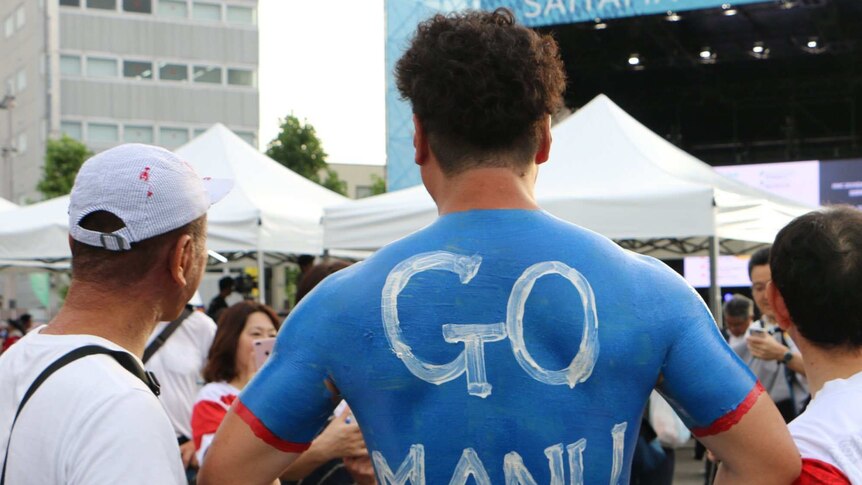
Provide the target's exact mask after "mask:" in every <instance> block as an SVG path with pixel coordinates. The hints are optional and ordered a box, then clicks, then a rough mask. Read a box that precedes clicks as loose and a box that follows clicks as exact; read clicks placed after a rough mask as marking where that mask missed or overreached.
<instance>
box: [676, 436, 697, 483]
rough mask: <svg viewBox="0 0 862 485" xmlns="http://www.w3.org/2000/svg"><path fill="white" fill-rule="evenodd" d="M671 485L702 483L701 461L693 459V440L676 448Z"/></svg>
mask: <svg viewBox="0 0 862 485" xmlns="http://www.w3.org/2000/svg"><path fill="white" fill-rule="evenodd" d="M673 485H703V462H702V461H700V460H695V459H694V442H693V441H691V442H689V445H688V446H684V447H682V448H679V449H677V450H676V468H675V469H674V474H673Z"/></svg>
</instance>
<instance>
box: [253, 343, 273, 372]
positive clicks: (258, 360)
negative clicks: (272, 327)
mask: <svg viewBox="0 0 862 485" xmlns="http://www.w3.org/2000/svg"><path fill="white" fill-rule="evenodd" d="M252 345H253V346H254V364H255V368H257V369H260V368H261V367H263V363H264V362H266V359H268V358H269V354H271V353H272V348H273V347H274V346H275V337H271V338H263V339H260V340H255V341H254V342H252Z"/></svg>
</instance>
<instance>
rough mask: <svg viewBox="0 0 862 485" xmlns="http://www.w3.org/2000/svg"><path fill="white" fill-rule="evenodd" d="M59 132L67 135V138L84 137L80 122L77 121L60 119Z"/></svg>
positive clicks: (78, 138) (80, 138)
mask: <svg viewBox="0 0 862 485" xmlns="http://www.w3.org/2000/svg"><path fill="white" fill-rule="evenodd" d="M60 133H62V134H64V135H68V136H69V138H74V139H76V140H78V141H81V140H83V139H84V135H83V130H82V129H81V122H79V121H61V122H60Z"/></svg>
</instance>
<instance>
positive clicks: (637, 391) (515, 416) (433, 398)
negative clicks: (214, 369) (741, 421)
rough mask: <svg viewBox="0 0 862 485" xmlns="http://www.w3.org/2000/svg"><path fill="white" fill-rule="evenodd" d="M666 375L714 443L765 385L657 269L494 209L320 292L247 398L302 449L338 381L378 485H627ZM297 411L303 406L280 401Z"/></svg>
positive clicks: (351, 272) (449, 224)
mask: <svg viewBox="0 0 862 485" xmlns="http://www.w3.org/2000/svg"><path fill="white" fill-rule="evenodd" d="M465 349H467V350H466V351H465ZM702 369H710V372H714V374H711V375H713V376H722V379H721V380H720V382H719V380H718V379H710V378H708V377H707V376H703V375H702V374H700V373H698V370H701V371H702ZM660 373H662V374H663V376H664V382H663V384H662V386H661V387H662V388H663V390H664V391H665V392H666V393H667V395H668V396H669V397H671V398H672V400H674V401H675V402H676V403H677V404H678V405H679V406H681V410H682V411H683V412H682V413H681V414H682V415H683V419H685V420H686V421H687V422H688V424H689V425H691V426H694V427H696V428H701V431H702V432H706V433H709V432H711V431H723V429H714V430H706V429H704V428H708V427H709V426H710V425H712V424H713V423H714V422H715V421H716V420H717V419H718V418H720V417H722V416H725V415H726V414H728V413H729V412H732V411H734V410H736V409H737V408H739V407H740V404H741V403H743V402H747V401H746V398H747V397H748V396H749V395H750V394H751V393H752V392H753V388H754V380H753V378H752V376H751V374H750V373H749V372H748V371H747V369H745V367H744V365H742V363H741V362H739V360H738V359H736V358H735V357H734V356H732V354H731V352H729V351H728V349H727V347H726V345H725V344H724V341H723V339H722V338H721V336H720V334H719V333H718V331H717V329H716V328H715V325H714V324H713V323H712V320H711V318H710V317H709V314H708V313H707V311H706V309H705V307H704V306H703V304H702V302H701V301H700V300H699V299H698V297H697V296H696V294H694V292H693V291H692V290H691V289H690V288H689V287H688V286H687V285H685V283H684V282H683V281H682V280H681V279H680V278H679V277H678V276H676V275H675V274H673V272H672V271H671V270H669V269H668V268H667V267H665V266H664V265H662V264H661V263H659V262H657V261H655V260H652V259H650V258H644V257H641V256H637V255H634V254H632V253H629V252H626V251H623V250H621V249H620V248H619V247H618V246H616V245H615V244H613V243H612V242H610V241H608V240H607V239H605V238H602V237H601V236H598V235H595V234H593V233H591V232H589V231H586V230H583V229H581V228H578V227H576V226H573V225H571V224H568V223H566V222H563V221H560V220H558V219H556V218H554V217H552V216H550V215H548V214H547V213H544V212H542V211H535V210H481V211H467V212H458V213H453V214H449V215H446V216H443V217H441V218H440V219H439V220H438V221H437V222H436V223H435V224H433V225H432V226H430V227H429V228H427V229H425V230H423V231H420V232H419V233H417V234H414V235H412V236H409V237H407V238H405V239H403V240H401V241H399V242H397V243H394V244H392V245H390V246H388V247H386V248H384V249H383V250H381V251H379V252H378V253H377V254H375V255H374V256H373V257H372V258H369V259H368V260H367V261H365V262H363V263H361V264H359V265H355V266H354V267H352V268H348V269H346V270H343V271H342V272H340V273H338V274H336V275H333V276H332V277H330V278H329V279H328V280H326V281H324V283H323V284H322V285H321V286H320V287H319V289H317V290H315V291H314V292H312V293H311V294H310V295H309V296H308V297H306V299H305V300H303V303H302V304H301V305H300V306H298V307H297V308H296V310H295V311H294V314H292V315H291V318H290V319H289V320H288V325H287V327H286V328H285V330H284V331H283V332H281V335H280V336H279V344H278V346H277V348H276V353H275V355H274V358H273V359H271V361H270V363H268V364H267V365H266V366H265V367H264V369H262V370H261V373H260V375H259V376H258V379H256V381H255V382H253V383H252V384H251V385H250V387H249V388H247V389H246V391H245V392H244V393H243V395H242V396H241V398H240V400H241V401H242V405H243V406H245V407H246V408H247V409H248V411H250V412H251V414H252V415H253V416H254V418H256V419H258V420H260V421H261V422H262V424H263V425H264V426H266V428H267V429H269V430H271V431H272V432H274V433H275V434H276V435H277V436H278V439H280V440H284V441H289V442H299V443H301V442H304V441H307V440H309V439H310V436H311V435H313V432H314V423H315V419H313V418H317V419H320V417H322V416H323V415H325V413H326V407H325V400H324V399H323V398H322V396H323V395H324V393H323V392H322V387H323V384H322V380H323V376H324V374H328V375H330V376H331V377H332V378H333V380H334V381H335V383H336V385H337V386H338V388H339V389H340V390H341V392H342V394H343V395H344V396H345V398H346V399H347V400H348V402H349V403H350V405H351V409H352V410H353V412H354V413H355V415H356V417H357V419H358V421H359V423H360V425H361V426H362V429H363V432H364V434H365V438H366V442H367V443H368V446H369V449H370V450H371V451H372V452H373V456H374V459H375V465H376V467H377V472H378V477H379V478H381V477H385V476H387V474H389V473H391V474H392V477H393V478H394V477H395V476H398V475H399V473H398V472H399V469H401V466H402V464H406V466H405V468H403V469H401V470H402V471H403V473H416V474H421V475H422V476H424V477H425V478H424V480H425V482H427V483H448V481H449V480H450V479H451V478H452V477H456V478H457V477H461V478H466V476H468V475H473V476H474V478H475V479H476V481H477V483H487V482H488V480H490V483H504V482H505V480H504V476H507V477H522V478H523V477H525V476H526V475H525V474H527V473H528V474H530V475H531V476H532V477H534V479H535V480H536V482H537V483H563V477H564V476H572V475H573V474H574V477H575V478H572V480H573V482H572V483H578V481H577V478H576V477H577V476H578V474H580V473H582V476H583V478H584V480H585V483H609V482H610V481H611V480H612V479H613V480H614V481H613V483H616V481H617V480H619V481H620V482H621V483H624V482H625V481H626V480H627V474H628V469H629V463H630V460H631V454H632V452H633V448H634V442H635V439H636V436H637V430H638V424H639V420H640V415H641V412H642V410H643V406H644V404H645V402H646V399H647V397H648V396H649V393H650V390H651V389H652V388H653V386H654V385H655V383H656V382H657V381H658V380H659V374H660ZM273 382H278V383H279V385H278V386H273V385H271V384H270V383H273ZM257 383H267V386H263V385H256V384H257ZM318 391H320V392H318ZM754 392H756V391H754ZM318 395H319V396H318ZM283 399H290V400H292V401H293V402H294V403H296V405H295V406H294V411H292V412H291V413H288V412H286V411H284V410H283V409H280V410H273V408H271V407H269V406H268V405H267V403H272V402H279V401H280V400H283ZM513 453H515V454H513ZM420 462H423V463H424V465H423V466H424V469H422V470H421V471H420V468H423V467H422V466H420V465H419V463H420ZM480 462H481V463H480ZM404 476H406V475H401V477H402V478H403V477H404ZM417 476H418V475H417ZM486 476H487V479H488V480H485V477H486ZM552 477H553V479H552ZM459 480H460V478H459ZM412 483H421V482H418V481H415V480H414V481H413V482H412ZM456 483H463V482H460V481H458V480H456ZM521 483H527V482H521Z"/></svg>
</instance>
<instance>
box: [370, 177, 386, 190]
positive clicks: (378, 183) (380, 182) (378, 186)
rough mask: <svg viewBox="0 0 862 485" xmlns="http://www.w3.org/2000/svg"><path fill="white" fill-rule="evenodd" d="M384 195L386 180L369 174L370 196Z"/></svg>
mask: <svg viewBox="0 0 862 485" xmlns="http://www.w3.org/2000/svg"><path fill="white" fill-rule="evenodd" d="M385 193H386V179H384V178H383V177H381V176H379V175H377V174H376V173H372V174H371V195H380V194H385Z"/></svg>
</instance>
